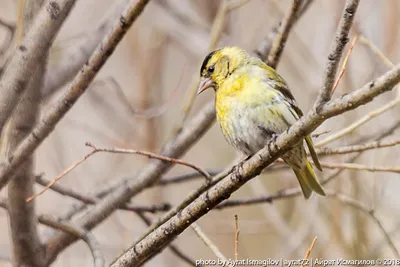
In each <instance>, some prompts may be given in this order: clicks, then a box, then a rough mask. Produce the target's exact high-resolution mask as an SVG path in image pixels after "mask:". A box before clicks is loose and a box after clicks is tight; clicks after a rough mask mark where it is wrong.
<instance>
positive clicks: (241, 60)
mask: <svg viewBox="0 0 400 267" xmlns="http://www.w3.org/2000/svg"><path fill="white" fill-rule="evenodd" d="M210 88H211V89H214V92H215V109H216V116H217V121H218V122H219V125H220V128H221V130H222V133H223V135H224V136H225V139H226V140H227V141H228V143H229V144H230V145H232V146H233V147H234V148H236V149H237V150H239V151H240V152H242V153H243V154H244V155H245V156H247V157H251V156H252V155H254V154H255V153H257V152H258V151H259V150H261V149H262V148H263V147H264V146H265V145H266V144H267V143H268V140H270V139H271V138H273V137H274V136H277V135H279V134H280V133H282V132H284V131H286V130H287V129H288V128H289V127H290V126H291V125H292V124H294V123H295V122H296V121H297V120H299V118H300V117H301V116H303V112H302V111H301V109H300V108H299V107H298V105H297V103H296V100H295V98H294V97H293V94H292V92H291V91H290V90H289V87H288V85H287V83H286V81H285V80H284V79H283V78H282V77H281V76H280V75H279V74H278V73H277V72H276V70H275V69H273V68H272V67H270V66H268V65H267V64H265V63H264V62H263V61H262V60H260V59H259V58H257V57H253V56H251V55H250V54H249V53H247V52H246V51H245V50H243V49H242V48H240V47H237V46H226V47H222V48H219V49H217V50H214V51H212V52H211V53H209V54H208V55H207V56H206V57H205V59H204V61H203V63H202V65H201V68H200V82H199V85H198V88H197V95H199V94H201V93H202V92H204V91H206V90H207V89H210ZM304 141H305V142H304ZM304 143H306V144H307V146H308V150H309V152H310V155H311V158H312V160H313V162H314V165H315V166H316V167H317V168H318V169H319V170H321V171H322V168H321V165H320V163H319V160H318V157H317V154H316V152H315V149H314V145H313V142H312V139H311V137H310V136H309V135H307V136H305V138H304V139H303V140H302V141H301V142H300V143H298V144H297V145H295V146H294V147H293V148H292V149H291V150H289V151H287V152H285V153H284V154H283V155H282V156H281V158H282V160H283V161H284V162H285V163H286V164H287V165H289V166H290V167H291V168H292V170H293V171H294V174H295V175H296V177H297V179H298V182H299V184H300V187H301V190H302V192H303V195H304V197H305V199H308V198H310V196H311V195H312V192H315V193H317V194H319V195H322V196H325V191H324V189H323V187H322V186H321V184H320V183H319V182H318V178H317V176H316V174H315V172H314V169H313V167H312V166H311V164H310V162H309V161H308V159H307V153H306V150H305V147H304Z"/></svg>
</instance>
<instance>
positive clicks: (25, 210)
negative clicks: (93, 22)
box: [1, 0, 47, 266]
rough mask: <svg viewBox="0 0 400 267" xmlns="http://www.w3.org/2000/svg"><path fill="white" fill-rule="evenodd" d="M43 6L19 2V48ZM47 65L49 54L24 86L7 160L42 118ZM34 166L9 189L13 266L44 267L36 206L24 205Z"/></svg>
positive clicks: (6, 139) (8, 136)
mask: <svg viewBox="0 0 400 267" xmlns="http://www.w3.org/2000/svg"><path fill="white" fill-rule="evenodd" d="M43 5H44V1H43V0H36V1H25V0H20V1H18V13H19V14H18V22H17V33H18V34H17V38H16V40H15V43H16V46H18V45H20V43H21V40H22V38H23V37H24V36H26V35H27V32H29V30H30V29H31V27H33V25H32V23H33V21H34V20H35V18H36V17H37V14H38V12H39V10H40V9H41V8H42V6H43ZM46 65H47V51H46V52H45V54H44V58H42V59H39V61H38V62H36V71H35V72H34V73H33V75H32V77H31V79H30V80H28V81H27V84H25V85H24V86H23V87H24V88H23V89H24V90H25V91H24V92H23V93H22V95H21V99H20V100H19V102H18V103H17V106H16V108H15V109H14V112H13V113H12V115H11V117H10V118H9V121H8V123H7V126H6V127H5V128H4V130H3V133H2V136H1V142H3V148H4V150H5V151H3V152H4V153H5V155H4V157H5V160H7V159H8V157H9V155H10V154H11V152H12V151H13V150H14V149H15V148H16V147H17V146H18V145H19V144H20V142H21V141H22V140H24V138H25V137H26V136H27V135H28V134H29V133H30V131H31V130H32V129H33V128H34V126H35V124H36V122H37V121H38V119H39V117H40V107H41V93H40V89H41V88H42V85H43V77H44V75H45V72H46ZM21 89H22V88H21ZM34 162H35V160H34V156H30V157H29V158H28V159H27V160H26V161H25V162H24V164H22V165H21V166H20V167H19V168H18V170H17V171H16V175H15V177H14V179H13V180H12V181H11V182H10V184H9V186H8V188H7V189H8V207H9V209H8V213H9V220H10V223H9V225H10V234H11V242H12V247H13V257H12V258H13V265H14V266H44V264H43V262H42V261H43V255H44V254H45V249H44V248H43V246H42V245H41V243H40V238H39V229H38V224H37V215H36V210H35V203H26V202H25V198H27V197H29V196H30V195H32V194H33V192H34V184H35V175H34V166H35V164H34Z"/></svg>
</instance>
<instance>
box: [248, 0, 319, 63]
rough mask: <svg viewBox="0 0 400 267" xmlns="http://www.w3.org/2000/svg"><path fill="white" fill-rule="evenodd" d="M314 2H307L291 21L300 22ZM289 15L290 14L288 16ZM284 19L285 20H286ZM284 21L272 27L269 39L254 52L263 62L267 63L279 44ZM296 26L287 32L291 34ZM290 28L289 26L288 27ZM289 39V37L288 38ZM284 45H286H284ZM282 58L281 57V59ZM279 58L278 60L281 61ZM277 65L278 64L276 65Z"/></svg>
mask: <svg viewBox="0 0 400 267" xmlns="http://www.w3.org/2000/svg"><path fill="white" fill-rule="evenodd" d="M313 2H314V0H306V1H305V3H304V4H303V6H302V7H301V8H300V9H298V10H297V13H296V15H295V16H294V18H290V19H291V20H292V19H294V24H295V23H296V22H298V21H299V19H300V18H301V17H302V16H303V15H304V14H305V13H306V11H307V10H308V9H309V7H310V6H311V4H312V3H313ZM288 12H291V9H289V11H288ZM287 15H289V13H288V14H287ZM285 18H286V17H284V18H283V19H285ZM282 25H283V21H281V22H279V24H278V25H275V26H274V27H272V30H271V31H270V32H269V33H268V35H267V37H265V38H264V39H263V40H262V41H261V42H260V44H259V45H258V47H257V49H255V50H254V53H255V54H256V55H257V56H258V57H259V58H260V59H261V60H263V61H267V59H268V56H269V54H270V53H271V49H272V45H273V44H274V43H275V42H277V41H276V40H277V39H278V38H279V35H278V34H279V29H280V27H282ZM293 26H294V25H291V26H290V28H289V29H287V31H289V32H288V33H290V30H291V29H292V28H293ZM288 27H289V25H288ZM286 38H287V37H286ZM283 45H284V44H283ZM279 58H280V57H279ZM279 58H278V59H279ZM276 65H277V63H276Z"/></svg>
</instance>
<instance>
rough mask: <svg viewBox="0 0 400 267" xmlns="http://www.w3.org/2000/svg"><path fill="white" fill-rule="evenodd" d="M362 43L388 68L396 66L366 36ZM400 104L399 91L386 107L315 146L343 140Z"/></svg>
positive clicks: (362, 37) (361, 38) (362, 38)
mask: <svg viewBox="0 0 400 267" xmlns="http://www.w3.org/2000/svg"><path fill="white" fill-rule="evenodd" d="M360 42H363V43H364V44H366V45H367V46H368V47H369V48H370V49H371V51H372V52H374V53H375V54H376V55H377V56H378V58H380V59H381V60H382V61H383V62H384V63H385V65H386V66H387V67H389V68H392V67H393V66H394V64H393V63H392V62H391V61H390V60H389V59H388V58H387V57H386V56H385V55H384V54H383V53H382V51H380V50H379V49H378V48H377V47H376V46H375V45H374V44H373V43H372V42H371V41H370V40H368V39H367V38H365V37H364V36H362V35H361V36H360ZM399 103H400V90H398V92H397V97H396V98H395V99H394V100H392V101H390V102H389V103H387V104H386V105H384V106H382V107H380V108H378V109H376V110H374V111H371V112H370V113H368V114H367V115H365V116H364V117H362V118H361V119H359V120H357V121H355V122H353V123H352V124H350V125H349V126H347V127H345V128H344V129H342V130H340V131H338V132H337V133H334V134H332V135H330V136H328V137H327V138H325V139H324V140H322V141H321V142H318V143H317V144H316V145H315V146H317V147H320V146H324V145H326V144H329V143H331V142H333V141H336V140H338V139H339V138H342V137H343V136H345V135H347V134H350V133H352V132H353V131H354V130H355V129H357V128H358V127H360V126H361V125H364V124H365V123H367V122H368V121H370V120H371V119H373V118H374V117H376V116H379V115H381V114H383V113H384V112H386V111H388V110H390V109H392V108H394V107H395V106H397V105H398V104H399Z"/></svg>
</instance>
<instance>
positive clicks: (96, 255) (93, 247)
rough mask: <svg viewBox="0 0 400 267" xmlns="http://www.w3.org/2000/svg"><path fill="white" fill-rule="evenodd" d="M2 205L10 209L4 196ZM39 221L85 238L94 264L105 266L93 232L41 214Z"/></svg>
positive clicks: (0, 199) (0, 201) (1, 200)
mask: <svg viewBox="0 0 400 267" xmlns="http://www.w3.org/2000/svg"><path fill="white" fill-rule="evenodd" d="M0 207H1V208H3V209H5V210H7V211H8V210H9V206H8V204H7V201H6V200H5V199H3V198H0ZM38 221H39V223H40V224H43V225H46V226H49V227H51V228H54V229H57V230H60V231H63V232H65V233H67V234H72V235H74V236H76V237H77V238H81V239H82V240H84V241H85V242H86V243H87V244H88V246H89V248H90V251H91V253H92V256H93V259H94V262H95V264H94V266H95V267H102V266H104V258H103V256H102V254H101V251H100V249H99V248H100V246H99V243H98V242H97V240H96V239H95V237H94V236H93V234H91V233H90V232H88V231H85V230H83V229H80V228H79V227H77V226H72V225H70V224H67V223H62V222H59V221H57V220H54V219H51V218H49V217H48V216H43V215H42V216H41V215H39V216H38Z"/></svg>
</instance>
